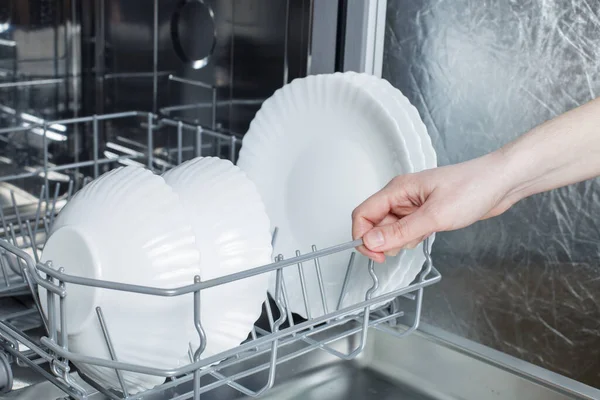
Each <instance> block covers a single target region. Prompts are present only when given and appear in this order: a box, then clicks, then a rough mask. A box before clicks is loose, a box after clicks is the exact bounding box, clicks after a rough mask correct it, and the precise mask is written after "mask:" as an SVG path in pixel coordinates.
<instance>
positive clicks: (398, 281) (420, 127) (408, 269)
mask: <svg viewBox="0 0 600 400" xmlns="http://www.w3.org/2000/svg"><path fill="white" fill-rule="evenodd" d="M346 75H347V76H348V77H349V78H350V79H351V80H353V81H354V82H355V83H357V84H358V85H362V86H363V87H364V88H367V89H368V90H370V91H372V92H373V93H374V95H375V96H376V97H377V98H378V99H379V100H380V101H381V103H382V104H383V105H384V107H386V109H387V110H388V111H389V112H390V114H391V115H392V116H393V117H394V118H395V119H396V121H397V123H398V126H399V128H400V131H401V133H402V136H403V137H404V139H405V140H406V142H407V146H408V148H409V149H410V151H409V157H410V160H411V162H412V164H413V166H414V172H419V171H422V170H425V169H430V168H435V167H436V166H437V161H436V154H435V150H434V149H433V146H432V144H431V139H430V137H429V135H428V134H427V130H426V127H425V125H424V124H423V122H422V120H421V118H420V117H419V114H418V111H417V110H416V108H415V107H414V106H413V105H412V104H410V102H409V100H408V99H407V98H406V97H405V96H404V95H403V94H402V92H401V91H400V90H398V89H396V88H394V87H393V86H392V85H391V84H390V83H389V82H388V81H386V80H384V79H379V78H377V77H375V76H372V75H367V74H359V73H352V72H350V73H347V74H346ZM433 239H434V238H433V237H432V239H431V241H430V245H431V244H432V243H433ZM424 261H425V256H424V255H423V247H422V244H420V245H419V246H417V247H416V248H415V249H411V250H403V251H402V252H400V253H399V255H398V256H396V257H387V259H386V262H385V263H384V264H381V265H376V266H375V272H376V274H377V276H378V278H379V287H378V288H377V290H376V291H375V292H374V293H373V296H378V295H381V294H385V293H389V292H391V291H394V290H397V289H400V288H402V287H405V286H408V285H409V284H410V283H411V282H412V280H413V279H414V278H415V276H416V275H417V274H418V273H419V271H420V270H421V267H422V266H423V263H424ZM371 283H372V280H371V278H370V276H369V274H368V271H367V270H366V269H365V268H357V269H355V274H353V277H352V279H351V281H350V285H349V290H348V291H347V295H346V298H345V299H344V303H343V304H344V305H345V306H347V305H351V304H355V303H356V302H357V301H358V300H360V299H361V297H364V294H365V293H366V291H367V290H368V289H369V287H368V285H369V284H371ZM380 305H381V304H376V305H374V308H376V307H378V306H380Z"/></svg>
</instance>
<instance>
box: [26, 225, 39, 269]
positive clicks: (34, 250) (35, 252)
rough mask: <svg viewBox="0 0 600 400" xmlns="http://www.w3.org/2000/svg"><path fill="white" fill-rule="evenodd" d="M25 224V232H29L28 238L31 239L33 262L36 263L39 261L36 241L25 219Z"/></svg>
mask: <svg viewBox="0 0 600 400" xmlns="http://www.w3.org/2000/svg"><path fill="white" fill-rule="evenodd" d="M25 226H26V227H27V233H28V234H29V239H30V240H31V250H32V251H33V257H34V258H35V262H36V264H37V263H39V262H40V257H39V256H38V247H37V243H36V240H35V237H34V236H33V232H32V230H31V223H30V222H29V221H25Z"/></svg>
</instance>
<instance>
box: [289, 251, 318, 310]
mask: <svg viewBox="0 0 600 400" xmlns="http://www.w3.org/2000/svg"><path fill="white" fill-rule="evenodd" d="M300 255H301V253H300V250H296V257H300ZM298 275H299V276H300V287H301V288H302V297H303V298H304V308H305V309H306V316H307V317H308V319H312V315H311V312H310V301H309V300H308V293H307V291H306V279H304V267H303V266H302V263H301V262H299V263H298ZM288 306H289V304H288Z"/></svg>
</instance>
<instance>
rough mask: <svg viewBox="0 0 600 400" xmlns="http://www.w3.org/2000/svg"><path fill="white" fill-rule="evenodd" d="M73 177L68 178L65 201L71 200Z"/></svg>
mask: <svg viewBox="0 0 600 400" xmlns="http://www.w3.org/2000/svg"><path fill="white" fill-rule="evenodd" d="M73 184H74V182H73V179H69V187H68V188H67V201H70V200H71V196H72V195H73Z"/></svg>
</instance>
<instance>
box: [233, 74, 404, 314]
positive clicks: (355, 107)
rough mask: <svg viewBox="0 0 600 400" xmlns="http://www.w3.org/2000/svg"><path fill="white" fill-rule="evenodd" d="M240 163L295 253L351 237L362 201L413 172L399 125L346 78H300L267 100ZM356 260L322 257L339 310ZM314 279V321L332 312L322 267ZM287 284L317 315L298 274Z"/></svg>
mask: <svg viewBox="0 0 600 400" xmlns="http://www.w3.org/2000/svg"><path fill="white" fill-rule="evenodd" d="M238 165H239V166H240V167H241V168H242V169H243V170H244V171H246V173H247V174H248V176H249V178H250V179H252V181H253V182H254V183H255V184H256V186H257V188H258V190H259V192H260V193H261V195H262V197H263V200H264V202H265V205H266V207H267V212H268V214H269V217H270V219H271V224H272V226H273V227H277V228H279V234H278V238H277V241H276V243H275V249H274V250H275V253H276V254H279V253H281V254H283V255H284V256H286V257H292V256H294V255H295V250H296V249H298V250H300V251H301V252H302V253H306V252H309V251H311V246H312V245H313V244H314V245H316V246H317V248H324V247H328V246H332V245H336V244H339V243H342V242H345V241H349V240H351V239H352V237H351V225H352V220H351V213H352V210H353V209H354V208H355V207H356V205H357V204H360V203H361V202H362V201H364V200H365V199H366V198H367V197H369V196H370V195H371V194H373V193H375V192H376V191H378V190H380V189H381V188H382V187H383V186H385V184H387V183H388V181H389V180H390V179H392V178H393V177H394V176H396V175H398V174H402V173H406V172H412V171H413V166H412V164H411V162H410V160H409V156H408V148H407V145H406V143H405V141H404V139H403V137H402V135H401V133H400V129H399V127H398V124H397V121H396V120H395V119H394V118H393V117H392V116H391V115H390V114H389V112H388V111H387V110H386V108H385V107H384V106H383V105H382V104H381V103H380V101H379V100H378V99H377V98H376V97H375V96H374V95H373V93H371V92H370V91H369V90H367V89H364V88H362V87H360V86H358V85H356V84H355V83H353V82H352V81H351V80H350V79H348V76H346V75H344V74H339V73H338V74H331V75H318V76H309V77H307V78H303V79H297V80H295V81H293V82H292V83H290V84H289V85H286V86H285V87H283V88H282V89H280V90H278V91H277V92H275V94H274V95H273V96H272V97H271V98H269V99H268V100H267V101H265V102H264V103H263V106H262V107H261V109H260V111H259V112H258V113H257V115H256V117H255V118H254V120H253V121H252V123H251V125H250V129H249V131H248V133H247V134H246V136H245V137H244V142H243V147H242V150H241V152H240V157H239V161H238ZM349 254H350V253H349V252H347V253H341V254H336V255H334V256H330V257H326V258H322V259H321V270H322V273H323V281H324V285H325V292H326V295H327V299H326V302H327V308H328V311H331V310H334V309H335V308H336V306H337V302H338V298H339V295H340V293H341V288H342V284H343V280H344V274H345V271H346V264H347V261H348V258H349ZM357 267H360V265H358V266H357ZM304 277H305V282H306V293H307V296H306V297H307V298H308V300H309V301H308V302H309V304H308V306H309V311H310V316H312V317H316V316H319V315H322V314H323V311H324V309H323V305H322V302H321V296H320V292H319V285H318V279H317V274H316V272H315V267H314V265H313V264H312V263H310V264H309V263H306V265H304ZM284 280H285V286H286V291H287V293H286V294H287V298H288V300H289V305H290V308H291V309H292V310H293V311H294V312H297V313H298V314H300V315H302V316H307V310H306V308H305V304H304V296H303V293H302V288H301V278H300V274H299V271H298V269H297V268H293V267H291V268H286V269H285V273H284ZM273 289H274V280H272V282H271V285H270V291H271V293H273Z"/></svg>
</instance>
